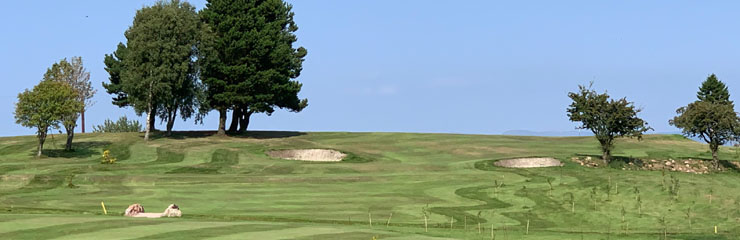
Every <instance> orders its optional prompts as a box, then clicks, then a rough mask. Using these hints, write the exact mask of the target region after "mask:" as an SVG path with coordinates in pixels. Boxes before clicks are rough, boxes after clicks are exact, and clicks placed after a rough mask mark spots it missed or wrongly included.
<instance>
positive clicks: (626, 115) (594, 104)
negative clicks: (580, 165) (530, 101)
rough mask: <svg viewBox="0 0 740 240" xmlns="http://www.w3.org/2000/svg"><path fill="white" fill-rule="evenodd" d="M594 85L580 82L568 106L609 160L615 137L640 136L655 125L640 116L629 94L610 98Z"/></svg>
mask: <svg viewBox="0 0 740 240" xmlns="http://www.w3.org/2000/svg"><path fill="white" fill-rule="evenodd" d="M592 85H593V83H591V85H589V86H588V87H586V86H582V85H580V86H578V88H579V91H578V92H571V93H568V97H570V98H571V99H572V100H573V103H571V104H570V106H569V107H568V109H567V111H568V117H569V118H570V120H571V121H574V122H581V126H579V127H578V128H579V129H589V130H591V131H592V132H593V133H594V136H596V139H597V140H599V143H600V144H601V152H602V159H604V161H606V162H607V163H609V161H610V160H611V150H612V148H613V146H614V139H615V138H618V137H637V139H642V133H644V132H647V131H648V130H650V129H652V128H650V127H648V124H647V122H645V121H644V120H642V119H640V118H639V117H637V113H639V112H640V111H641V110H640V109H636V108H635V106H634V104H633V103H632V102H628V101H627V99H626V98H622V99H619V100H613V99H609V95H608V94H606V93H602V94H599V93H596V91H594V90H592V89H591V86H592Z"/></svg>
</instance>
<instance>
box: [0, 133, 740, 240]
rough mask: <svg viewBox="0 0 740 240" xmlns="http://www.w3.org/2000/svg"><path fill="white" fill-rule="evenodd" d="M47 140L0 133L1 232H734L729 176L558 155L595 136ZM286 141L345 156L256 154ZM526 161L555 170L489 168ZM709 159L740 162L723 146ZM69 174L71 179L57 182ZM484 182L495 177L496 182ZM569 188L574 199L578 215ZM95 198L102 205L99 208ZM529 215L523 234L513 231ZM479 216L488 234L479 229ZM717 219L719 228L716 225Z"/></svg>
mask: <svg viewBox="0 0 740 240" xmlns="http://www.w3.org/2000/svg"><path fill="white" fill-rule="evenodd" d="M55 138H56V139H55V140H50V141H48V143H47V149H48V150H46V153H47V154H48V155H49V156H51V157H46V158H42V159H36V158H34V157H32V156H33V149H34V147H35V138H33V137H30V136H23V137H10V138H0V175H2V176H1V177H0V180H1V181H0V211H2V212H0V235H2V236H3V237H4V238H7V237H10V238H50V237H56V236H66V237H67V238H73V239H82V238H101V237H104V238H124V237H127V238H140V237H141V238H147V237H156V238H178V239H179V238H183V237H184V238H205V237H220V238H227V239H228V238H241V239H243V238H252V239H282V238H295V239H370V238H371V237H372V236H378V237H379V238H380V239H394V238H397V239H433V237H436V238H455V239H490V228H491V226H492V225H493V226H494V229H495V232H494V233H495V234H496V235H497V238H496V239H579V238H581V237H583V238H584V239H602V238H603V239H607V238H619V239H656V238H658V237H659V234H661V233H662V230H663V228H662V225H661V224H660V223H659V220H658V219H659V218H660V217H662V216H665V217H666V219H667V221H668V224H667V226H668V232H669V234H670V235H669V237H671V238H674V239H711V238H715V239H733V236H738V235H740V222H739V221H740V220H739V217H740V191H738V190H737V189H739V187H740V181H738V179H739V176H740V175H738V174H737V173H734V172H731V173H730V172H728V173H721V174H712V175H694V174H685V173H667V174H666V176H665V179H666V181H667V182H669V183H670V178H669V177H670V175H673V176H675V177H677V178H678V179H680V188H679V189H680V192H679V197H678V200H677V201H676V200H672V198H671V196H670V195H669V193H668V192H666V191H663V190H662V179H663V178H664V177H662V173H661V172H648V171H622V170H618V169H614V168H602V169H591V168H583V167H581V166H578V165H576V164H573V163H571V162H569V161H567V159H569V158H570V157H572V156H575V155H599V152H598V151H599V150H598V147H597V143H596V141H595V140H594V139H593V138H591V137H569V138H543V137H515V136H486V135H451V134H406V133H307V134H303V133H300V134H299V133H289V132H254V133H251V135H250V136H249V137H228V138H220V137H212V136H208V134H204V133H179V134H178V135H176V136H175V137H174V138H155V140H153V141H151V142H149V143H145V142H143V140H142V138H141V134H133V133H132V134H78V135H77V136H76V138H75V144H76V145H75V146H76V148H77V151H75V152H72V153H67V152H63V151H61V150H60V149H61V148H63V143H64V142H63V141H64V140H63V136H61V135H57V136H55ZM288 148H331V149H337V150H341V151H344V152H348V153H350V154H351V156H350V160H351V162H342V163H306V162H297V161H288V160H280V159H272V158H269V157H268V156H266V155H265V154H264V152H265V151H266V150H270V149H288ZM103 149H110V150H111V152H112V154H113V155H114V156H116V157H118V163H117V164H115V165H101V164H99V163H98V162H99V159H100V154H101V152H102V150H103ZM614 153H615V155H618V156H624V157H630V156H631V157H638V158H643V159H667V158H673V159H682V158H709V157H710V155H709V153H708V152H707V149H706V147H705V146H704V145H701V144H698V143H695V142H693V141H690V140H686V139H684V138H682V137H680V136H667V135H651V136H647V137H646V138H645V139H644V141H642V142H638V141H636V140H622V141H619V142H618V143H617V147H616V149H615V151H614ZM527 156H548V157H556V158H558V159H561V160H565V161H566V165H565V166H564V167H562V168H547V169H501V168H494V167H491V162H492V161H494V160H497V159H505V158H512V157H527ZM720 156H721V158H723V159H727V160H732V161H736V160H738V158H739V156H738V154H737V153H736V152H735V151H734V150H730V149H729V148H727V149H723V152H722V154H721V155H720ZM609 178H611V181H612V183H613V185H616V184H617V183H618V185H619V186H618V188H619V193H617V192H616V189H614V188H612V190H611V194H609V195H607V194H606V188H607V187H606V186H607V182H608V179H609ZM70 179H71V183H72V184H73V185H74V186H75V187H72V188H70V187H68V183H69V182H70ZM547 179H550V181H551V182H552V184H553V188H554V190H553V191H552V193H549V191H548V189H549V185H548V183H547ZM494 180H495V181H498V182H501V183H504V186H503V187H501V188H500V189H499V190H498V191H497V193H495V192H494ZM635 186H637V187H638V190H639V192H640V193H639V195H640V198H641V199H642V202H643V204H642V209H643V216H642V217H640V216H639V214H638V207H637V203H636V200H635V199H636V197H637V195H638V194H636V193H635V192H634V187H635ZM613 187H616V186H613ZM594 188H595V191H596V194H595V195H593V194H592V193H591V192H592V191H594ZM710 189H711V190H710ZM710 191H711V192H713V193H714V194H713V202H712V204H709V201H708V196H707V195H708V194H709V193H710ZM569 194H573V195H574V196H575V199H576V207H575V209H576V213H575V214H573V213H570V207H571V206H570V203H569V202H568V201H567V199H568V197H567V196H569ZM592 195H593V197H594V198H592ZM101 201H104V202H105V204H106V206H107V207H108V209H109V212H110V213H112V215H114V216H111V215H108V216H101V214H102V213H101V209H100V202H101ZM173 202H174V203H177V204H178V205H180V206H181V207H182V210H183V212H184V214H185V217H184V218H183V219H153V220H151V219H128V218H123V217H118V216H115V215H120V214H121V213H122V212H123V210H124V209H125V208H126V206H128V205H129V204H132V203H141V204H143V205H144V207H145V208H146V209H147V210H148V211H149V212H156V211H161V210H163V209H164V208H165V207H166V206H167V205H168V204H169V203H173ZM594 203H595V204H594ZM426 205H428V206H429V208H430V209H431V212H432V213H431V216H430V219H429V225H430V229H429V232H428V233H425V232H424V229H423V218H422V208H423V207H424V206H426ZM594 205H596V207H594ZM689 207H691V209H692V213H691V215H692V222H693V224H692V225H693V226H692V229H689V228H688V219H687V217H686V210H687V209H688V208H689ZM622 208H624V211H625V223H622V222H621V218H622V217H621V216H622V214H621V213H622ZM368 213H371V214H372V216H373V222H374V224H375V226H374V227H373V228H371V227H370V226H369V224H368ZM391 213H393V217H392V219H391V226H390V227H386V226H385V223H386V221H387V219H388V216H389V214H391ZM451 218H452V220H453V228H454V229H453V230H450V229H449V227H450V220H451ZM527 220H529V221H530V233H529V235H526V236H525V235H523V234H524V232H525V231H526V227H525V226H526V222H527ZM465 222H467V226H468V229H467V230H464V229H463V228H464V225H465ZM478 222H481V223H482V224H481V225H482V226H483V227H484V230H483V232H484V234H478V231H477V225H476V223H478ZM715 225H717V226H718V227H719V230H720V234H717V235H714V234H712V231H713V227H714V226H715ZM624 228H628V230H627V233H628V234H627V235H625V234H624V230H623V229H624Z"/></svg>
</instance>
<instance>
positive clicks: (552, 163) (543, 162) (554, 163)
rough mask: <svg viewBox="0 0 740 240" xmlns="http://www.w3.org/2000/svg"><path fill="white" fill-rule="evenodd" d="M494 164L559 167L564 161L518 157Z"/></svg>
mask: <svg viewBox="0 0 740 240" xmlns="http://www.w3.org/2000/svg"><path fill="white" fill-rule="evenodd" d="M493 165H496V166H499V167H507V168H538V167H558V166H563V163H561V162H560V161H558V160H557V159H554V158H516V159H506V160H499V161H496V162H494V163H493Z"/></svg>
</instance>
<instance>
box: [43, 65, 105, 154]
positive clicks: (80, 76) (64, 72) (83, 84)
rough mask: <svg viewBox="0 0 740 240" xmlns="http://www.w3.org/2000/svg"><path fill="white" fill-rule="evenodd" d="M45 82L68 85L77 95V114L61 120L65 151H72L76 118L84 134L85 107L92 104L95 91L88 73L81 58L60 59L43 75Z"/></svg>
mask: <svg viewBox="0 0 740 240" xmlns="http://www.w3.org/2000/svg"><path fill="white" fill-rule="evenodd" d="M44 80H45V81H58V82H63V83H66V84H68V85H69V86H70V87H72V89H74V90H75V92H76V93H77V98H76V99H77V101H79V102H80V103H81V104H82V108H80V110H79V112H77V113H74V114H71V115H69V116H65V118H64V120H63V125H64V129H65V130H66V131H67V144H66V146H65V150H67V151H69V150H72V139H73V138H74V129H75V127H77V119H78V116H82V129H83V130H82V132H83V133H84V132H85V130H84V129H85V107H89V106H91V105H92V104H93V102H92V101H91V100H90V99H91V98H92V97H93V95H94V94H95V92H96V90H95V89H93V88H92V85H91V83H90V73H89V72H87V70H85V67H84V66H83V65H82V58H81V57H73V58H72V59H71V62H70V61H67V59H66V58H65V59H62V60H61V61H59V62H58V63H54V64H53V65H52V66H51V68H49V69H47V70H46V73H45V74H44Z"/></svg>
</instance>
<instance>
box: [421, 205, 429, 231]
mask: <svg viewBox="0 0 740 240" xmlns="http://www.w3.org/2000/svg"><path fill="white" fill-rule="evenodd" d="M421 213H422V214H423V215H424V232H429V221H428V216H427V213H429V204H427V205H426V206H425V207H422V208H421Z"/></svg>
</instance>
